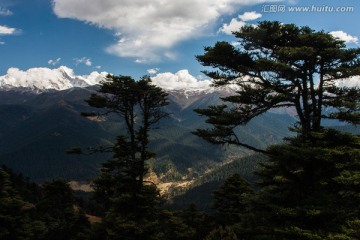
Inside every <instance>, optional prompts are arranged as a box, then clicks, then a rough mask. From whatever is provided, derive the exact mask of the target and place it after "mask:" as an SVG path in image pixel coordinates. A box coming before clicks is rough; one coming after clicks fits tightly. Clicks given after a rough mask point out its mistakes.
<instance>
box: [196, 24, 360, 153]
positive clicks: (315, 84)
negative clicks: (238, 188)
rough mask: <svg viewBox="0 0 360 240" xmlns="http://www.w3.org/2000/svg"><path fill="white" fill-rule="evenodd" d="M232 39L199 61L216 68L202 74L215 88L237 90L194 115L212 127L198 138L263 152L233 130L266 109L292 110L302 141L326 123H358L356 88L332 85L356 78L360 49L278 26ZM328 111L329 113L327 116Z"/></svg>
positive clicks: (327, 36) (249, 28)
mask: <svg viewBox="0 0 360 240" xmlns="http://www.w3.org/2000/svg"><path fill="white" fill-rule="evenodd" d="M234 35H235V36H236V37H237V38H238V39H239V42H238V43H239V45H238V46H237V47H235V46H233V45H231V44H230V43H228V42H218V43H216V44H215V46H214V47H205V54H203V55H199V56H197V59H198V61H199V62H200V63H201V64H202V65H204V66H209V67H213V68H215V70H214V71H205V72H204V73H205V74H206V75H207V76H209V77H211V78H212V79H213V84H214V85H215V86H223V85H228V84H235V85H237V86H238V90H237V91H236V93H235V94H234V95H232V96H229V97H223V98H222V100H223V101H224V102H225V104H224V105H219V106H210V107H209V108H207V109H197V110H195V111H196V112H197V113H199V114H200V115H203V116H206V117H207V120H206V122H207V123H209V124H211V125H212V126H213V127H212V128H209V129H198V130H197V131H196V132H194V133H195V134H196V135H198V136H200V137H202V138H204V139H205V140H207V141H209V142H211V143H217V144H225V143H228V144H235V145H238V146H242V147H246V148H249V149H251V150H254V151H257V152H262V153H264V152H265V153H266V151H264V150H262V149H259V148H257V147H256V146H249V145H247V144H245V143H244V139H241V136H237V135H236V127H238V126H239V125H243V124H246V123H248V122H249V121H250V120H251V119H253V118H254V117H256V116H259V115H261V114H263V113H265V112H267V111H268V110H270V109H276V108H284V107H292V108H294V109H295V110H296V112H297V116H298V118H299V121H298V124H297V126H295V130H296V131H298V132H299V133H300V134H301V135H303V136H304V137H307V136H308V135H309V134H310V133H311V132H313V131H314V132H316V131H320V130H321V129H322V124H321V120H322V119H324V118H327V119H337V120H341V121H346V122H350V123H353V124H359V119H360V116H359V110H360V104H359V99H360V91H359V88H357V87H353V88H347V87H338V86H337V85H336V84H335V81H336V80H338V79H344V81H345V80H346V78H348V77H350V76H354V75H357V74H359V72H360V48H356V49H348V48H346V46H345V43H344V42H343V41H341V40H339V39H337V38H335V37H333V36H332V35H331V34H329V33H325V32H323V31H319V32H316V31H314V30H312V29H310V28H309V27H297V26H295V25H293V24H282V23H280V22H268V21H264V22H260V23H259V24H258V25H256V26H252V25H251V26H250V25H249V26H244V27H242V28H241V29H240V30H239V31H237V32H235V33H234ZM329 107H331V109H332V111H331V112H325V111H324V109H325V108H329Z"/></svg>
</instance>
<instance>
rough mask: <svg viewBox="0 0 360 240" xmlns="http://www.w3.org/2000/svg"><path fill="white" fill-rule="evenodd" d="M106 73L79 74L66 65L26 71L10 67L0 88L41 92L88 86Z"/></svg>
mask: <svg viewBox="0 0 360 240" xmlns="http://www.w3.org/2000/svg"><path fill="white" fill-rule="evenodd" d="M106 75H107V73H106V72H101V73H99V72H92V73H91V74H89V75H84V76H79V75H75V74H74V71H73V70H72V69H71V68H68V67H66V66H61V67H59V68H55V69H49V68H30V69H28V70H26V71H23V70H20V69H18V68H9V69H8V71H7V73H6V74H5V75H4V76H0V89H1V90H10V89H21V90H24V91H31V92H36V93H39V92H45V91H48V90H65V89H70V88H73V87H88V86H92V85H96V84H99V83H100V82H101V81H102V80H104V79H105V77H106Z"/></svg>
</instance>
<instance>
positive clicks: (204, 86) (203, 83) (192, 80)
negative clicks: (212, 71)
mask: <svg viewBox="0 0 360 240" xmlns="http://www.w3.org/2000/svg"><path fill="white" fill-rule="evenodd" d="M151 80H152V82H153V83H154V84H155V85H156V86H158V87H161V88H162V89H164V90H193V91H205V90H212V89H213V88H212V87H211V86H210V85H211V80H202V79H199V78H196V77H194V76H192V75H191V74H190V73H189V71H188V70H187V69H184V70H180V71H178V72H176V73H170V72H165V73H158V74H157V75H156V76H154V77H152V78H151Z"/></svg>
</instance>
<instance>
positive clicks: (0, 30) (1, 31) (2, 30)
mask: <svg viewBox="0 0 360 240" xmlns="http://www.w3.org/2000/svg"><path fill="white" fill-rule="evenodd" d="M16 32H18V30H16V28H10V27H7V26H0V35H12V34H15V33H16Z"/></svg>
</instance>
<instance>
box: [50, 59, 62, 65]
mask: <svg viewBox="0 0 360 240" xmlns="http://www.w3.org/2000/svg"><path fill="white" fill-rule="evenodd" d="M60 61H61V58H57V59H55V60H52V59H50V60H49V61H48V64H49V65H53V66H56V65H58V64H59V63H60Z"/></svg>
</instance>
